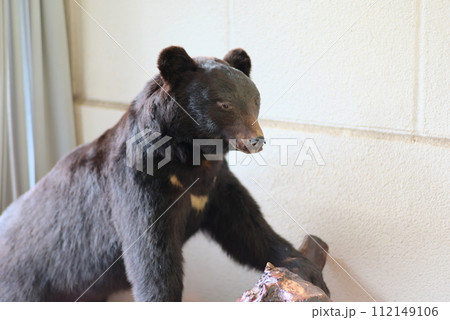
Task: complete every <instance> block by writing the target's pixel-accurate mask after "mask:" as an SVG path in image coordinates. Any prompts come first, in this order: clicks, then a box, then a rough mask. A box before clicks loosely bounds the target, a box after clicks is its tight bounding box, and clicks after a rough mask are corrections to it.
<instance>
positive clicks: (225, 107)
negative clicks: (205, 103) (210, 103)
mask: <svg viewBox="0 0 450 320" xmlns="http://www.w3.org/2000/svg"><path fill="white" fill-rule="evenodd" d="M219 106H220V107H221V108H222V109H223V110H230V109H231V106H230V105H229V104H228V103H219Z"/></svg>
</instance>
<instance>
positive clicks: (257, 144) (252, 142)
mask: <svg viewBox="0 0 450 320" xmlns="http://www.w3.org/2000/svg"><path fill="white" fill-rule="evenodd" d="M248 143H249V147H250V148H251V150H249V151H250V152H252V153H253V152H259V151H261V149H262V146H263V144H265V143H266V141H265V140H264V137H263V136H259V137H256V138H252V139H249V140H248Z"/></svg>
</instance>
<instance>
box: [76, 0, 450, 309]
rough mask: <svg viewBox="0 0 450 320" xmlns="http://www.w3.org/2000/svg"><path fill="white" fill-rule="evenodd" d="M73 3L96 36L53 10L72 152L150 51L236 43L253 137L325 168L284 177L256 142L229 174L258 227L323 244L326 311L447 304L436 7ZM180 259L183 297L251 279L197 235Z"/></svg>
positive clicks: (446, 130)
mask: <svg viewBox="0 0 450 320" xmlns="http://www.w3.org/2000/svg"><path fill="white" fill-rule="evenodd" d="M80 3H81V4H82V5H83V6H84V7H85V8H86V10H87V11H88V12H89V14H90V15H91V16H92V17H94V18H95V19H96V20H97V22H98V23H99V24H100V25H101V26H102V27H103V28H104V30H102V29H101V28H100V27H99V26H98V25H97V24H96V23H95V22H94V21H93V20H92V19H91V18H90V17H88V15H87V14H86V13H84V12H83V11H82V10H81V9H80V8H79V7H78V6H77V5H76V4H75V3H74V2H73V1H69V2H68V13H69V20H68V21H69V28H70V38H71V42H70V45H71V55H72V73H73V83H74V92H75V100H76V102H77V103H76V107H75V108H76V115H77V126H78V127H77V128H78V133H77V134H78V139H79V142H80V143H81V142H86V141H90V140H92V139H93V138H95V137H96V136H98V135H99V134H100V133H101V132H102V131H103V130H105V129H106V128H108V127H110V126H112V125H113V124H114V123H115V122H116V121H117V120H118V118H119V117H120V116H121V115H122V114H123V112H124V108H125V107H126V105H127V104H128V103H129V102H130V101H131V100H132V99H133V98H134V96H135V95H136V94H137V93H138V92H139V90H140V89H141V88H142V87H143V86H144V84H145V82H146V81H148V79H149V78H150V75H153V74H154V73H156V58H157V55H158V53H159V51H160V50H161V49H162V48H164V47H165V46H168V45H181V46H184V47H185V48H186V50H187V51H188V53H190V54H191V55H194V56H195V55H210V56H218V57H221V56H223V55H224V54H225V53H226V52H227V51H228V50H229V49H231V48H234V47H243V48H244V49H246V50H247V52H248V53H249V54H250V56H251V57H252V62H253V74H252V77H253V80H254V81H255V83H256V84H257V85H258V87H259V89H260V91H261V95H262V101H263V102H262V108H261V118H263V120H262V121H261V122H262V126H263V129H264V132H265V136H266V137H268V138H297V139H298V140H299V141H300V142H303V141H305V139H313V140H314V142H315V144H316V145H317V147H318V149H319V150H320V153H321V155H322V156H323V159H324V161H325V165H324V166H319V165H317V163H315V162H314V161H307V162H305V164H304V165H303V166H294V162H295V158H296V156H297V154H298V152H299V151H300V148H299V147H290V152H289V158H288V160H289V162H288V165H287V166H281V165H280V159H279V153H278V148H277V147H276V146H273V145H272V146H270V145H268V146H267V147H266V148H265V150H264V151H263V153H262V154H261V156H262V157H263V158H264V159H265V160H266V162H267V163H268V165H267V166H258V165H256V162H255V161H253V162H251V163H250V164H249V165H248V166H243V165H238V166H233V167H232V170H233V171H234V172H235V173H236V175H237V176H238V177H239V178H240V179H241V181H242V182H243V183H244V185H245V186H247V188H248V189H249V190H250V191H251V193H252V194H253V195H254V197H255V198H256V199H257V201H258V202H259V203H260V205H261V207H262V210H263V212H264V214H265V217H266V218H267V220H268V221H269V222H270V223H271V225H272V226H273V227H274V229H275V230H276V231H278V232H279V233H280V234H282V235H283V236H284V237H286V238H287V239H288V240H290V241H291V242H292V243H293V244H295V245H296V246H298V245H299V244H300V242H301V240H302V238H303V236H304V232H305V230H306V231H307V232H310V233H313V234H316V235H319V236H320V237H322V238H323V239H324V240H325V241H326V242H327V243H328V244H329V246H330V248H331V255H332V256H333V258H334V259H335V260H334V261H333V260H331V259H329V260H328V262H327V266H326V267H325V271H324V275H325V279H326V281H327V283H328V284H329V287H330V289H331V291H332V298H333V299H334V300H335V301H349V300H351V301H370V300H371V297H373V298H374V299H376V300H379V301H388V300H389V301H391V300H397V301H398V300H407V301H411V300H423V301H433V300H445V301H448V300H449V299H450V291H449V290H448V288H449V287H450V272H448V266H449V265H450V254H449V249H448V248H449V246H450V193H449V190H450V124H449V123H450V80H449V79H450V77H449V75H450V59H448V57H449V56H450V46H449V43H450V20H449V19H448V17H449V16H450V3H449V2H448V1H447V0H417V1H410V0H401V1H378V2H373V1H359V0H349V1H286V2H273V1H268V0H267V1H233V0H229V1H225V0H223V1H189V2H188V3H189V5H187V4H186V3H187V2H183V1H164V2H161V1H137V0H135V1H106V0H102V1H100V0H95V1H87V0H85V1H80ZM373 3H375V4H373ZM105 30H106V31H107V32H108V33H109V34H110V35H111V36H112V37H113V38H114V39H115V40H116V41H117V42H118V43H119V44H120V45H121V46H122V47H123V48H124V49H125V50H126V52H124V50H122V49H121V48H120V47H119V46H118V45H117V44H116V43H115V42H114V41H113V40H111V38H110V37H109V36H108V35H107V34H106V33H105ZM130 56H131V57H132V58H130ZM133 59H134V60H135V61H134V60H133ZM136 62H137V63H136ZM288 88H290V89H288ZM287 89H288V90H287ZM286 90H287V91H286ZM242 157H243V155H240V154H239V155H238V158H239V159H241V158H242ZM255 181H256V182H255ZM280 205H281V206H282V207H281V206H280ZM288 214H289V215H291V217H292V218H293V219H294V220H295V221H296V222H298V224H297V223H296V222H294V220H293V219H291V217H289V215H288ZM184 255H185V259H186V276H185V293H184V298H185V300H201V301H211V300H212V301H218V300H229V301H232V300H234V299H236V298H237V297H238V296H239V295H240V294H241V293H242V291H244V290H245V289H248V288H249V287H251V286H252V285H253V284H254V282H255V281H256V279H257V278H258V273H257V272H254V271H249V270H247V269H245V268H243V267H240V266H238V265H236V264H235V263H233V262H232V261H230V260H229V259H228V258H227V257H226V256H225V254H223V253H222V252H221V250H220V248H219V247H218V246H217V245H216V244H214V243H213V242H210V241H208V240H206V239H205V238H204V237H203V236H202V235H198V236H196V237H195V238H194V239H192V240H190V241H189V242H188V243H187V244H186V246H185V250H184ZM341 267H343V269H345V271H344V270H343V269H342V268H341ZM349 274H350V275H351V277H350V276H349ZM354 280H356V281H358V282H359V284H360V285H361V286H362V287H363V288H364V290H363V289H362V288H361V287H360V286H359V285H358V284H356V282H355V281H354Z"/></svg>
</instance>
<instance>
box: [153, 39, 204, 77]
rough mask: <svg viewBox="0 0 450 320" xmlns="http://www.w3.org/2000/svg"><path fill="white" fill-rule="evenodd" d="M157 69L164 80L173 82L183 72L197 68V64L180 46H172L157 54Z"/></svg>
mask: <svg viewBox="0 0 450 320" xmlns="http://www.w3.org/2000/svg"><path fill="white" fill-rule="evenodd" d="M158 69H159V71H160V72H161V76H162V77H163V79H164V81H166V82H168V83H169V84H174V83H175V82H176V81H177V79H178V78H179V77H180V75H181V74H182V73H183V72H186V71H194V70H195V69H197V64H196V63H195V61H194V60H193V59H192V58H191V57H190V56H189V55H188V54H187V52H186V50H184V49H183V48H182V47H174V46H172V47H168V48H165V49H164V50H163V51H161V53H160V54H159V58H158Z"/></svg>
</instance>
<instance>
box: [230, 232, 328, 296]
mask: <svg viewBox="0 0 450 320" xmlns="http://www.w3.org/2000/svg"><path fill="white" fill-rule="evenodd" d="M299 251H300V252H301V253H302V254H303V255H304V256H305V257H306V258H308V259H309V260H311V261H312V262H313V263H314V264H315V265H316V266H317V267H318V268H319V269H320V270H323V267H324V266H325V262H326V256H327V252H328V245H327V244H326V243H325V242H324V241H322V240H321V239H320V238H318V237H316V236H310V235H308V236H306V237H305V239H304V241H303V243H302V245H301V247H300V249H299ZM293 271H295V270H293ZM237 301H239V302H328V301H331V300H330V298H329V297H328V296H327V295H326V293H325V292H323V290H322V289H320V288H319V287H317V286H315V285H313V284H312V283H311V282H308V281H306V280H303V279H302V278H300V277H299V276H298V275H297V274H295V273H293V272H291V271H289V270H288V269H286V268H281V267H280V268H277V267H275V266H273V265H272V264H271V263H270V262H268V263H267V265H266V268H265V270H264V273H263V274H262V276H261V278H259V280H258V282H257V283H256V285H255V287H253V288H252V289H250V290H248V291H245V292H244V293H243V294H242V296H241V298H240V299H238V300H237Z"/></svg>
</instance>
